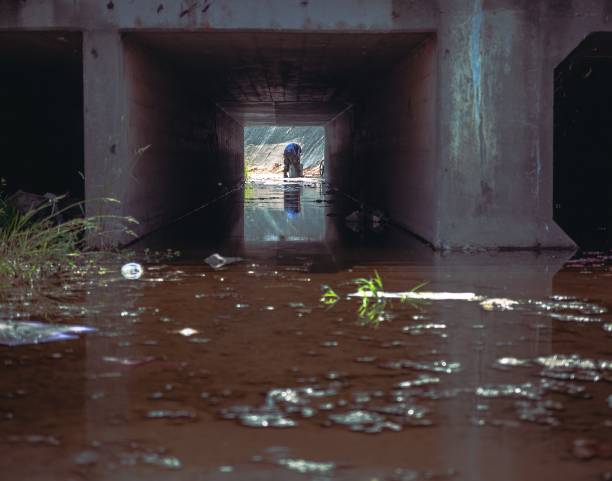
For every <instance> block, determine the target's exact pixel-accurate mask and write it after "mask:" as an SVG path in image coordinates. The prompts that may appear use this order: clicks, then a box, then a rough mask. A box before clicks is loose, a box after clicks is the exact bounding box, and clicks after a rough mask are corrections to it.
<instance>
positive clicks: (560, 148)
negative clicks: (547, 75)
mask: <svg viewBox="0 0 612 481" xmlns="http://www.w3.org/2000/svg"><path fill="white" fill-rule="evenodd" d="M611 84H612V33H593V34H591V35H589V36H588V37H586V38H585V40H584V41H583V42H581V43H580V45H579V46H578V47H577V48H576V49H575V50H574V51H572V52H571V53H570V54H569V55H568V57H566V58H565V59H564V60H563V62H561V63H560V64H559V65H558V66H557V68H556V69H555V98H554V181H553V182H554V219H555V221H556V222H557V223H558V224H559V226H560V227H561V228H563V229H564V230H565V232H566V233H567V234H568V235H569V236H570V237H571V238H572V239H573V240H574V241H575V242H576V243H577V244H578V245H579V246H580V247H581V248H582V249H587V250H590V249H600V248H605V247H609V246H610V245H611V244H612V189H610V186H609V184H610V181H611V179H612V90H611V89H610V85H611Z"/></svg>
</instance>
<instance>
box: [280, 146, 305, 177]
mask: <svg viewBox="0 0 612 481" xmlns="http://www.w3.org/2000/svg"><path fill="white" fill-rule="evenodd" d="M301 156H302V147H300V146H299V145H298V144H293V143H292V144H289V145H287V147H285V152H284V154H283V161H284V168H283V177H285V178H287V177H302V164H301V162H300V157H301Z"/></svg>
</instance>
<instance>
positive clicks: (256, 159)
mask: <svg viewBox="0 0 612 481" xmlns="http://www.w3.org/2000/svg"><path fill="white" fill-rule="evenodd" d="M291 143H295V144H297V145H299V146H300V148H301V157H300V163H301V167H302V171H303V174H304V176H305V177H321V176H322V174H323V173H324V158H325V127H324V126H261V125H256V126H250V125H247V126H245V128H244V156H245V176H246V177H247V178H252V177H253V175H255V176H256V175H257V174H269V175H275V174H276V175H280V174H283V168H284V164H283V161H284V157H283V153H284V149H285V148H286V147H287V146H288V145H289V144H291Z"/></svg>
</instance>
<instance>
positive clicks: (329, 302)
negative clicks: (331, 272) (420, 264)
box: [321, 271, 427, 327]
mask: <svg viewBox="0 0 612 481" xmlns="http://www.w3.org/2000/svg"><path fill="white" fill-rule="evenodd" d="M353 283H354V284H355V285H356V286H357V294H358V297H360V298H361V302H360V304H359V307H358V308H357V314H358V315H359V319H360V320H361V321H362V323H364V324H370V325H372V326H375V327H377V326H379V325H380V323H381V322H383V321H385V320H388V319H390V315H389V314H388V312H387V309H388V308H389V307H391V305H392V304H391V301H390V300H389V299H387V298H386V297H385V296H384V295H383V293H384V286H383V281H382V278H381V277H380V274H379V273H378V272H376V271H375V272H374V277H369V278H365V277H360V278H357V279H354V280H353ZM426 284H427V282H422V283H421V284H418V285H417V286H415V287H413V288H412V289H411V290H410V292H415V291H417V290H419V289H421V288H422V287H423V286H425V285H426ZM339 300H340V296H339V295H338V294H337V293H336V292H335V291H334V290H333V289H332V288H331V287H330V286H327V285H326V286H323V295H322V296H321V302H322V303H323V304H325V305H326V306H330V307H331V306H333V305H335V304H336V303H337V302H338V301H339ZM401 302H402V304H409V305H410V306H411V307H413V308H415V309H420V306H419V304H421V303H422V301H417V300H414V299H410V298H408V296H405V297H402V298H401Z"/></svg>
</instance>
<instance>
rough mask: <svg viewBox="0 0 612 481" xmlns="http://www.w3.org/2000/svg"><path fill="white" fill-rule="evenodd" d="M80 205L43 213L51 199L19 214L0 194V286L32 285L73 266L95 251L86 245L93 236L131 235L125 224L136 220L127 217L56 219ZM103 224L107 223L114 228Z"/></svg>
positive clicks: (74, 267)
mask: <svg viewBox="0 0 612 481" xmlns="http://www.w3.org/2000/svg"><path fill="white" fill-rule="evenodd" d="M61 199H62V197H58V198H56V200H61ZM102 201H103V202H117V201H116V200H114V199H103V200H102ZM82 205H83V203H82V202H78V203H75V204H72V205H70V206H68V207H66V208H63V209H60V210H58V211H55V212H53V213H51V214H46V213H45V212H46V211H47V210H51V209H50V207H51V202H47V203H44V204H43V205H41V206H39V207H37V208H34V209H32V210H30V211H28V212H27V213H25V214H22V213H20V212H18V211H17V210H15V209H14V208H12V207H11V206H10V205H9V204H7V202H6V199H4V198H1V197H0V286H15V285H22V284H28V285H30V286H32V285H33V284H34V283H35V282H37V281H40V280H43V279H45V278H48V277H50V276H53V275H57V274H62V273H66V272H69V271H71V270H76V269H77V268H78V266H79V265H81V264H83V261H85V257H91V256H92V255H95V252H94V251H92V250H90V249H89V248H88V243H89V242H90V241H91V240H92V239H93V238H94V237H93V236H101V237H104V236H107V235H109V234H110V233H112V232H115V231H121V232H125V233H127V234H131V235H135V234H134V233H133V232H132V231H131V230H130V229H129V228H128V227H127V225H128V224H132V223H136V221H135V220H134V219H132V218H129V217H121V216H115V215H99V216H91V217H84V218H83V217H77V218H73V219H70V220H68V221H66V222H62V223H59V222H58V219H59V218H60V216H61V215H62V214H65V213H66V212H67V211H69V210H71V209H74V208H78V207H82ZM103 225H106V226H108V225H111V226H112V228H113V229H114V230H109V228H108V227H105V228H103V227H102V226H103Z"/></svg>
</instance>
